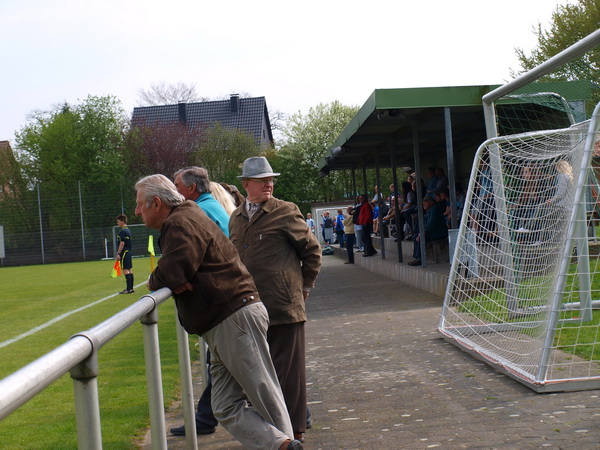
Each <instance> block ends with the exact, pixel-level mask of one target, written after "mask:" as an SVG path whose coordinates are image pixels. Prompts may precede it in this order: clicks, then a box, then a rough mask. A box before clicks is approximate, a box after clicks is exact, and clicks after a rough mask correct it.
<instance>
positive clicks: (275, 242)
mask: <svg viewBox="0 0 600 450" xmlns="http://www.w3.org/2000/svg"><path fill="white" fill-rule="evenodd" d="M229 236H230V239H231V241H232V242H233V244H234V245H235V247H236V248H237V250H238V252H239V254H240V258H241V260H242V262H243V263H244V264H245V265H246V267H247V268H248V270H249V271H250V273H251V274H252V277H253V278H254V282H255V283H256V286H257V288H258V292H259V294H260V298H261V300H262V301H263V303H264V304H265V306H266V308H267V311H268V312H269V319H270V325H283V324H290V323H297V322H305V321H306V309H305V305H304V295H303V293H302V288H303V287H313V286H314V284H315V280H316V279H317V275H318V274H319V270H320V268H321V245H320V244H319V242H318V241H317V238H316V237H315V235H314V234H313V233H312V232H311V231H310V230H309V228H308V227H307V226H306V222H305V221H304V217H303V216H302V214H301V213H300V210H299V209H298V207H297V206H296V205H295V204H293V203H290V202H285V201H283V200H279V199H277V198H271V199H270V200H268V201H266V202H265V203H264V204H263V205H262V207H261V208H260V209H259V210H258V211H257V212H256V213H255V214H254V215H253V216H252V219H251V220H249V219H248V212H247V211H246V205H245V204H242V205H240V206H239V207H238V208H237V209H236V210H235V211H234V212H233V214H232V215H231V218H230V220H229Z"/></svg>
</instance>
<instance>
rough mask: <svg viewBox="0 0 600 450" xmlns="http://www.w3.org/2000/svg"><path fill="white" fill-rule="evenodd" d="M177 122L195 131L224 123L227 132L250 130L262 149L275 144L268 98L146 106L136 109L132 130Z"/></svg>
mask: <svg viewBox="0 0 600 450" xmlns="http://www.w3.org/2000/svg"><path fill="white" fill-rule="evenodd" d="M177 123H181V124H186V125H188V126H189V127H190V128H192V129H193V128H198V127H207V126H212V125H215V124H216V123H220V124H221V126H222V127H224V128H227V129H239V130H244V131H246V132H247V133H248V134H249V135H251V136H253V137H254V139H255V141H256V143H257V144H258V145H260V146H261V147H262V148H267V147H270V146H272V145H273V133H272V131H271V122H270V120H269V114H268V111H267V103H266V100H265V97H250V98H240V96H239V95H237V94H233V95H231V97H230V98H229V100H216V101H210V102H199V103H179V104H176V105H160V106H143V107H137V108H134V109H133V116H132V118H131V125H132V127H152V126H156V125H167V124H177Z"/></svg>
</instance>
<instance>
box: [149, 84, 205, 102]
mask: <svg viewBox="0 0 600 450" xmlns="http://www.w3.org/2000/svg"><path fill="white" fill-rule="evenodd" d="M208 100H209V99H208V98H206V97H201V96H200V95H198V93H197V92H196V85H195V84H185V83H182V82H179V83H176V84H166V83H165V82H162V81H161V82H160V83H156V84H153V85H151V86H150V88H149V89H140V90H139V91H138V100H137V106H158V105H172V104H174V103H180V102H183V103H194V102H205V101H208Z"/></svg>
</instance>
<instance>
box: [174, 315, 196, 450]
mask: <svg viewBox="0 0 600 450" xmlns="http://www.w3.org/2000/svg"><path fill="white" fill-rule="evenodd" d="M178 317H179V315H178V313H177V305H175V329H176V331H177V352H178V355H179V377H180V380H181V398H182V400H183V423H184V426H185V441H186V448H189V449H194V450H195V449H197V448H198V440H197V438H196V414H195V408H194V388H193V386H192V364H191V362H190V347H189V339H188V334H187V333H186V331H185V330H184V329H183V327H182V326H181V323H179V319H178Z"/></svg>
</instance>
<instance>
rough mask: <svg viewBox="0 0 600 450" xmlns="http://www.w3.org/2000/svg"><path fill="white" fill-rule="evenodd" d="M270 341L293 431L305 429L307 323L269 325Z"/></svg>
mask: <svg viewBox="0 0 600 450" xmlns="http://www.w3.org/2000/svg"><path fill="white" fill-rule="evenodd" d="M267 342H268V343H269V348H270V351H271V359H272V360H273V366H275V371H276V372H277V378H278V379H279V384H280V385H281V390H282V391H283V398H284V399H285V405H286V406H287V409H288V412H289V414H290V420H291V422H292V428H293V429H294V433H304V432H305V431H306V361H305V351H306V345H305V341H304V322H299V323H292V324H287V325H274V326H270V327H269V330H268V331H267Z"/></svg>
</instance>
